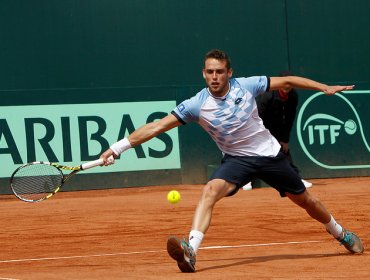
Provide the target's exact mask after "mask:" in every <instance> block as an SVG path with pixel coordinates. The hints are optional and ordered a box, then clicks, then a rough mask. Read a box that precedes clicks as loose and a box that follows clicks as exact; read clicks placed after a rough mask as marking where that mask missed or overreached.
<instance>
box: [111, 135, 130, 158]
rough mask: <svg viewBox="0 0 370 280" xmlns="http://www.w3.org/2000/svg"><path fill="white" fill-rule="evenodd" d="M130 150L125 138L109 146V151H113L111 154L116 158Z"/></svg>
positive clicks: (128, 142)
mask: <svg viewBox="0 0 370 280" xmlns="http://www.w3.org/2000/svg"><path fill="white" fill-rule="evenodd" d="M130 148H131V143H130V141H128V139H127V138H126V137H125V138H123V139H122V140H119V141H118V142H116V143H114V144H113V145H112V146H110V149H111V150H112V151H113V153H114V154H115V155H116V156H119V155H120V154H122V153H123V152H124V151H126V150H128V149H130Z"/></svg>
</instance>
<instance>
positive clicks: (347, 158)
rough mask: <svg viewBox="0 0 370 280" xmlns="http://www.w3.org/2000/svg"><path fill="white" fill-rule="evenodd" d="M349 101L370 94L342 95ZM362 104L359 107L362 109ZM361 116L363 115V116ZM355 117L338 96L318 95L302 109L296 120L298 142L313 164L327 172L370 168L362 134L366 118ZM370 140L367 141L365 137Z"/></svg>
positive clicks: (369, 150) (368, 149)
mask: <svg viewBox="0 0 370 280" xmlns="http://www.w3.org/2000/svg"><path fill="white" fill-rule="evenodd" d="M344 93H347V96H348V95H351V97H354V96H355V95H356V94H366V93H369V94H370V91H348V92H344ZM361 105H366V104H362V103H361V102H360V103H359V105H358V107H361ZM363 114H364V113H363ZM360 115H361V114H359V113H358V110H356V108H355V106H354V105H353V104H352V103H351V102H350V100H349V99H348V98H347V97H345V96H344V95H343V94H341V93H337V94H335V95H333V96H327V95H325V94H324V93H323V92H318V93H316V94H314V95H312V96H311V97H310V98H308V99H307V100H306V101H305V102H304V104H303V105H302V107H301V109H300V111H299V113H298V118H297V136H298V141H299V143H300V145H301V147H302V149H303V151H304V153H305V154H306V155H307V157H308V158H309V159H310V160H311V161H313V162H314V163H315V164H317V165H319V166H321V167H323V168H327V169H354V168H369V167H370V146H369V144H368V142H367V140H366V134H365V132H364V131H368V133H369V132H370V128H367V129H366V127H365V129H364V127H363V125H364V124H366V125H368V124H367V121H366V120H367V117H366V115H363V117H362V118H361V116H360ZM368 138H369V137H368Z"/></svg>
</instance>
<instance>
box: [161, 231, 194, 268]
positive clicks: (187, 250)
mask: <svg viewBox="0 0 370 280" xmlns="http://www.w3.org/2000/svg"><path fill="white" fill-rule="evenodd" d="M167 252H168V254H169V255H170V257H171V258H173V259H174V260H175V261H177V266H178V267H179V268H180V270H181V271H182V272H195V262H196V259H195V252H194V250H193V248H192V247H191V246H190V245H189V244H188V243H187V242H186V241H185V239H183V240H180V239H178V238H177V237H175V236H171V237H169V238H168V240H167Z"/></svg>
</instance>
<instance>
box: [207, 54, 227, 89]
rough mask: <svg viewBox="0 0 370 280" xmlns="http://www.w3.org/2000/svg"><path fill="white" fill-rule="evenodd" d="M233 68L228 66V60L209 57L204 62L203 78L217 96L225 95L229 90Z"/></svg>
mask: <svg viewBox="0 0 370 280" xmlns="http://www.w3.org/2000/svg"><path fill="white" fill-rule="evenodd" d="M231 76H232V69H231V68H230V69H228V68H227V67H226V61H224V60H218V59H215V58H208V59H207V60H206V61H205V63H204V69H203V78H204V79H205V80H206V84H207V86H208V89H209V91H210V92H211V93H212V94H213V95H215V96H224V95H225V94H226V93H227V91H228V90H229V79H230V78H231Z"/></svg>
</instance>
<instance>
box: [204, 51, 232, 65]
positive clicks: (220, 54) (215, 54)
mask: <svg viewBox="0 0 370 280" xmlns="http://www.w3.org/2000/svg"><path fill="white" fill-rule="evenodd" d="M208 58H214V59H217V60H224V61H226V68H227V69H230V67H231V60H230V58H229V56H228V55H227V54H226V53H225V52H224V51H221V50H218V49H213V50H210V51H209V52H207V53H206V55H205V57H204V61H206V60H207V59H208Z"/></svg>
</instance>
